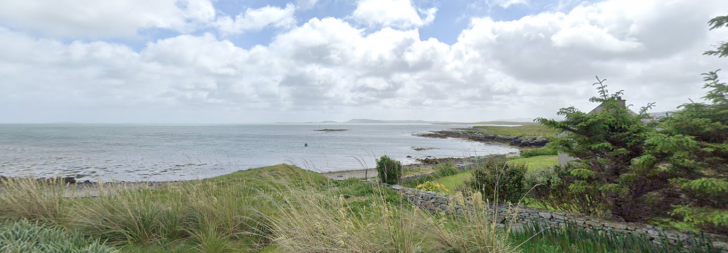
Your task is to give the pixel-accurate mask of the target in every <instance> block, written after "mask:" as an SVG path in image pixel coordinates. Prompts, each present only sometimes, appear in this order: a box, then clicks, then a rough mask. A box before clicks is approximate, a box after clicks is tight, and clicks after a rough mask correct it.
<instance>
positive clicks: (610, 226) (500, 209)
mask: <svg viewBox="0 0 728 253" xmlns="http://www.w3.org/2000/svg"><path fill="white" fill-rule="evenodd" d="M391 188H392V189H393V190H395V191H397V192H399V193H400V194H402V196H403V197H404V198H405V199H406V200H407V201H408V202H410V203H412V204H413V205H415V206H418V207H419V208H421V209H423V210H427V211H429V212H438V213H439V212H452V211H453V210H450V208H449V207H448V206H449V204H450V201H451V198H452V196H449V195H444V194H437V193H434V192H428V191H419V190H415V189H412V188H408V187H404V186H400V185H393V186H391ZM459 209H460V207H455V210H454V211H456V212H460V210H459ZM490 211H491V212H496V213H495V215H494V217H497V219H499V223H500V224H502V225H505V223H507V222H510V223H511V224H510V225H512V226H514V227H518V226H523V225H526V224H533V223H538V224H540V225H542V226H562V225H564V224H566V223H569V224H573V225H576V226H579V227H583V228H586V229H597V230H602V231H614V232H621V233H629V234H635V235H643V236H645V237H647V238H649V239H650V240H652V241H654V242H656V243H661V242H663V240H670V242H672V243H675V242H678V241H683V242H687V241H691V240H692V239H695V238H696V237H697V236H698V235H697V234H695V233H692V232H681V231H676V230H670V229H664V228H659V227H655V226H651V225H647V224H642V223H628V222H614V221H608V220H604V219H599V218H593V217H588V216H582V215H577V214H570V213H564V212H552V211H548V210H543V209H536V208H529V207H523V206H512V205H509V204H498V205H492V206H491V208H490ZM491 215H492V213H491ZM705 236H706V237H708V238H710V239H711V240H712V241H713V246H714V247H716V248H720V249H722V252H724V253H728V237H726V236H723V235H717V234H705Z"/></svg>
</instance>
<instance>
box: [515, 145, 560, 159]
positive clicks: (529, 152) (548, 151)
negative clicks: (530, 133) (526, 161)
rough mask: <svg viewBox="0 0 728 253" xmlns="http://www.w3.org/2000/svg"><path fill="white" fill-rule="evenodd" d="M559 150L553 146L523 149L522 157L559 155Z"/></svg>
mask: <svg viewBox="0 0 728 253" xmlns="http://www.w3.org/2000/svg"><path fill="white" fill-rule="evenodd" d="M558 152H559V151H558V150H556V149H555V148H552V147H540V148H532V149H524V150H521V157H534V156H541V155H557V154H558Z"/></svg>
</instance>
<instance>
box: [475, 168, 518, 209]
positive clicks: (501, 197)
mask: <svg viewBox="0 0 728 253" xmlns="http://www.w3.org/2000/svg"><path fill="white" fill-rule="evenodd" d="M471 173H472V175H473V176H472V178H471V179H470V180H468V181H466V182H465V185H467V186H468V188H470V189H473V190H475V191H478V192H480V193H481V194H482V195H483V198H485V199H489V200H496V201H501V202H502V201H504V202H510V203H517V202H518V201H520V200H521V198H522V197H523V195H524V193H525V190H524V187H523V178H524V176H525V174H526V165H524V164H515V165H514V164H509V163H507V162H506V161H505V160H504V159H492V160H489V161H487V162H485V163H483V164H481V165H480V166H478V167H475V168H474V169H473V170H472V171H471Z"/></svg>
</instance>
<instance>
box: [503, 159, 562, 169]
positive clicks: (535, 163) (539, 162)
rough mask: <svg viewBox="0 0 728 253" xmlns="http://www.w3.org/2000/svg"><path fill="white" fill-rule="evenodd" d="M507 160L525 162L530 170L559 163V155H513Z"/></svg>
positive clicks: (515, 162)
mask: <svg viewBox="0 0 728 253" xmlns="http://www.w3.org/2000/svg"><path fill="white" fill-rule="evenodd" d="M508 162H510V163H514V164H517V163H520V164H525V165H526V167H527V168H528V171H529V172H530V171H533V170H535V169H538V168H544V167H553V166H556V165H559V157H558V156H556V155H541V156H533V157H528V158H523V157H513V158H509V159H508Z"/></svg>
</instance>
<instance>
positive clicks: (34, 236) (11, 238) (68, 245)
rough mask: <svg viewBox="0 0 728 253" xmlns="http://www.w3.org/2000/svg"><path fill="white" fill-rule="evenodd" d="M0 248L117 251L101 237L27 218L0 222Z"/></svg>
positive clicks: (17, 251)
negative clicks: (91, 237) (84, 234)
mask: <svg viewBox="0 0 728 253" xmlns="http://www.w3.org/2000/svg"><path fill="white" fill-rule="evenodd" d="M0 252H9V253H22V252H51V253H53V252H58V253H61V252H63V253H66V252H71V253H73V252H78V253H80V252H84V253H96V252H104V253H105V252H116V250H114V249H113V248H112V247H110V246H106V245H104V244H103V243H102V242H100V241H99V240H88V239H85V238H83V236H81V235H78V234H76V233H69V232H68V231H65V230H63V229H61V228H57V227H52V226H48V225H43V224H37V223H31V222H28V221H27V220H19V221H15V222H5V223H2V224H0Z"/></svg>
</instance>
